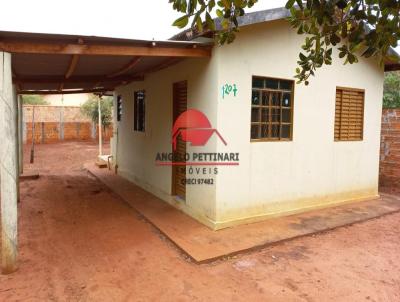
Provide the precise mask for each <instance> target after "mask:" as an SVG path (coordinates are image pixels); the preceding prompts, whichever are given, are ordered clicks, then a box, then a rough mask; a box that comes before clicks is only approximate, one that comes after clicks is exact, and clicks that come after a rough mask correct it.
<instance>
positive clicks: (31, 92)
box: [19, 87, 114, 95]
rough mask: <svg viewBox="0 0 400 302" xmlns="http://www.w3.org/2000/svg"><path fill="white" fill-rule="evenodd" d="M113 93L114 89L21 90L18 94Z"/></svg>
mask: <svg viewBox="0 0 400 302" xmlns="http://www.w3.org/2000/svg"><path fill="white" fill-rule="evenodd" d="M108 91H114V87H104V88H97V89H72V90H62V91H59V90H22V91H20V92H19V93H20V94H43V95H44V94H76V93H104V92H108Z"/></svg>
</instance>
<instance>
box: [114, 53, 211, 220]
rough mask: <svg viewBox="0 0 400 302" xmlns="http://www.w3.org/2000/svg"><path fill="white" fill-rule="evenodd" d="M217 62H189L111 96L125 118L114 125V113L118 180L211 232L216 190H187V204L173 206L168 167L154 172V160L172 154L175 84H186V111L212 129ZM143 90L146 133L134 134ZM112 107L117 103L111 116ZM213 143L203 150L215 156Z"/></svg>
mask: <svg viewBox="0 0 400 302" xmlns="http://www.w3.org/2000/svg"><path fill="white" fill-rule="evenodd" d="M216 60H217V57H216V56H215V57H213V58H212V59H207V58H205V59H188V60H185V61H183V62H181V63H179V64H177V65H174V66H171V67H169V68H167V69H164V70H161V71H159V72H155V73H151V74H149V75H147V76H146V78H145V81H143V82H136V83H132V84H129V85H126V86H122V87H119V88H117V90H116V93H115V96H117V95H121V96H122V99H123V101H122V104H123V110H122V112H123V114H122V119H121V121H120V122H117V121H116V119H115V117H116V116H117V114H116V112H115V111H114V114H113V116H114V125H115V126H116V127H117V132H118V137H115V140H114V141H113V142H112V143H111V145H112V152H113V155H114V158H116V162H117V165H118V173H119V174H120V175H122V176H123V177H125V178H127V179H129V180H131V181H132V182H134V183H136V184H137V185H139V186H141V187H143V188H144V189H146V190H148V191H150V192H152V193H153V194H154V195H156V196H158V197H159V198H161V199H163V200H165V201H167V202H169V203H170V204H172V205H174V206H175V207H177V208H179V209H181V210H183V211H185V212H186V213H188V214H189V215H191V216H193V217H194V218H196V219H198V220H199V221H201V222H202V223H204V224H206V225H208V226H210V227H212V226H213V222H214V221H215V187H214V186H187V188H186V202H182V201H177V200H175V199H174V198H173V197H171V191H172V169H171V167H157V166H156V165H155V159H156V155H157V153H158V152H172V145H171V135H172V125H173V119H172V116H173V112H172V111H173V102H172V93H173V91H172V85H173V83H175V82H179V81H183V80H187V81H188V100H187V102H188V108H196V109H198V110H201V111H203V112H204V113H205V114H206V115H207V116H208V118H209V120H210V121H211V123H214V124H216V115H217V103H216V99H217V93H218V92H217V70H216ZM142 89H144V90H145V93H146V99H145V104H146V105H145V106H146V113H145V114H146V117H145V121H146V126H145V128H146V131H145V132H144V133H143V132H135V131H134V130H133V101H134V92H135V91H136V90H142ZM115 99H116V98H115ZM116 107H117V106H116V100H115V102H114V110H115V108H116ZM117 142H118V143H117ZM215 142H216V139H215V138H212V139H211V140H210V142H209V143H208V144H207V147H204V148H203V149H202V150H203V151H204V152H207V151H213V150H215V148H216V147H215ZM187 152H191V148H190V146H188V147H187Z"/></svg>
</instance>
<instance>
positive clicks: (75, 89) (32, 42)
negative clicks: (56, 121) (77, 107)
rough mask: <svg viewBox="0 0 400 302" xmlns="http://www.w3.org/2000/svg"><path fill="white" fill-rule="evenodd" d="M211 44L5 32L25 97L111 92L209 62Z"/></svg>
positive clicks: (5, 46) (3, 45)
mask: <svg viewBox="0 0 400 302" xmlns="http://www.w3.org/2000/svg"><path fill="white" fill-rule="evenodd" d="M211 48H212V43H204V42H203V43H200V42H193V41H154V40H132V39H117V38H106V37H95V36H77V35H58V34H41V33H22V32H7V31H0V51H6V52H10V53H12V72H13V83H14V84H16V86H17V89H18V93H20V94H33V93H35V94H57V93H58V94H60V93H63V94H66V93H82V92H99V93H101V92H107V91H110V90H114V88H115V87H116V86H118V85H123V84H126V83H129V82H132V81H140V80H142V79H143V77H144V75H145V74H147V73H150V72H154V71H156V70H160V69H163V68H166V67H168V66H170V65H173V64H175V63H177V62H179V61H180V60H182V59H183V58H190V57H192V58H193V57H210V56H211Z"/></svg>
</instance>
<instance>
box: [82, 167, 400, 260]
mask: <svg viewBox="0 0 400 302" xmlns="http://www.w3.org/2000/svg"><path fill="white" fill-rule="evenodd" d="M85 167H86V169H87V170H88V171H89V172H90V173H91V174H93V175H94V176H95V177H97V178H98V179H99V180H100V181H102V182H103V183H104V184H105V185H106V186H108V187H109V188H110V189H111V190H113V191H114V192H115V193H116V194H118V195H119V196H120V197H121V198H123V199H124V200H125V201H126V202H127V203H129V204H130V205H131V206H132V207H133V208H135V209H136V210H137V211H138V212H140V213H141V214H142V215H143V216H144V217H145V218H146V219H147V220H148V221H149V222H150V223H152V224H153V225H154V226H155V227H156V228H157V229H158V230H160V232H161V233H162V234H164V235H165V236H167V237H168V238H169V239H170V240H171V241H172V242H174V243H175V244H176V245H177V246H178V247H179V248H180V249H181V250H182V251H184V252H185V253H186V254H188V255H189V256H190V257H191V258H192V259H193V260H194V261H195V262H197V263H205V262H210V261H214V260H217V259H219V258H224V257H228V256H233V255H235V254H238V253H242V252H247V251H250V250H254V249H258V248H261V247H265V246H267V245H271V244H275V243H278V242H282V241H286V240H290V239H293V238H297V237H301V236H305V235H310V234H314V233H318V232H322V231H327V230H331V229H334V228H337V227H341V226H345V225H350V224H354V223H357V222H362V221H365V220H368V219H372V218H376V217H380V216H383V215H386V214H390V213H395V212H398V211H400V196H395V195H389V194H382V195H381V197H380V198H378V199H373V200H367V201H362V202H356V203H353V204H347V205H342V206H337V207H331V208H326V209H321V210H315V211H311V212H306V213H301V214H296V215H291V216H286V217H279V218H271V219H268V220H265V221H263V222H257V223H252V224H247V225H241V226H235V227H232V228H228V229H223V230H219V231H213V230H211V229H209V228H208V227H206V226H204V225H202V224H200V223H199V222H197V221H196V220H194V219H193V218H191V217H189V216H188V215H186V214H184V213H183V212H181V211H179V210H177V209H175V208H174V207H172V206H170V205H169V204H167V203H166V202H164V201H162V200H160V199H158V198H157V197H155V196H153V195H152V194H150V193H148V192H146V191H144V190H143V189H141V188H140V187H138V186H136V185H134V184H132V183H131V182H129V181H128V180H125V179H123V178H122V177H120V176H118V175H115V174H113V173H112V172H111V171H109V170H100V169H97V168H96V167H95V166H94V164H87V165H85Z"/></svg>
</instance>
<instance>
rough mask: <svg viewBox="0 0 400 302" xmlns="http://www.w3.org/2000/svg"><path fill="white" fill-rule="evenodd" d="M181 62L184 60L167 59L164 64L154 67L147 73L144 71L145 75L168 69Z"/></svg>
mask: <svg viewBox="0 0 400 302" xmlns="http://www.w3.org/2000/svg"><path fill="white" fill-rule="evenodd" d="M181 60H182V58H169V59H166V60H165V61H164V62H162V63H160V64H158V65H156V66H152V67H150V68H148V69H146V70H145V71H143V74H146V73H151V72H156V71H159V70H161V69H164V68H167V67H169V66H172V65H174V64H177V63H179V62H180V61H181Z"/></svg>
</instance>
